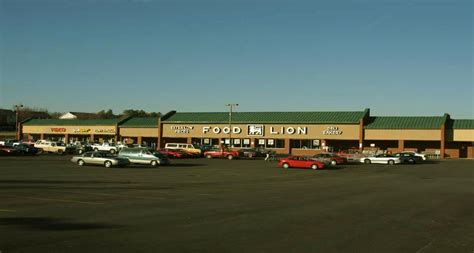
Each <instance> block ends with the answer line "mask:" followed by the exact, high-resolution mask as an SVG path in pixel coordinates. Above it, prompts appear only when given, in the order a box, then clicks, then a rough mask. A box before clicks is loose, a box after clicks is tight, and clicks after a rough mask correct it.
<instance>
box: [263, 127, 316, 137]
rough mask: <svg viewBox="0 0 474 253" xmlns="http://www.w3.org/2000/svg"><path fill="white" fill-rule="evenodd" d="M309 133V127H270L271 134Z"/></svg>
mask: <svg viewBox="0 0 474 253" xmlns="http://www.w3.org/2000/svg"><path fill="white" fill-rule="evenodd" d="M307 133H308V128H307V127H280V128H278V129H275V128H274V127H270V134H290V135H293V134H297V135H306V134H307Z"/></svg>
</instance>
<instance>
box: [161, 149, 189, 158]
mask: <svg viewBox="0 0 474 253" xmlns="http://www.w3.org/2000/svg"><path fill="white" fill-rule="evenodd" d="M158 151H159V152H160V153H162V154H165V155H167V156H168V157H170V158H184V157H186V156H187V154H185V153H183V152H181V151H180V150H176V149H169V148H162V149H160V150H158Z"/></svg>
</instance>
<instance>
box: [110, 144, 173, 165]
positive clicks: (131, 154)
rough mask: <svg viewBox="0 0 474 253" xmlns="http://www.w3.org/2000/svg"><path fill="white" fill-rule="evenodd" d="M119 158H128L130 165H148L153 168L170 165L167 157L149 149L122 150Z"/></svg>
mask: <svg viewBox="0 0 474 253" xmlns="http://www.w3.org/2000/svg"><path fill="white" fill-rule="evenodd" d="M118 156H119V157H123V158H127V159H128V160H130V163H135V164H148V165H151V166H153V167H156V166H158V165H167V164H169V163H170V162H169V159H168V158H167V157H166V156H165V155H163V154H161V153H159V152H155V151H151V150H149V149H148V148H122V149H121V150H120V152H119V153H118Z"/></svg>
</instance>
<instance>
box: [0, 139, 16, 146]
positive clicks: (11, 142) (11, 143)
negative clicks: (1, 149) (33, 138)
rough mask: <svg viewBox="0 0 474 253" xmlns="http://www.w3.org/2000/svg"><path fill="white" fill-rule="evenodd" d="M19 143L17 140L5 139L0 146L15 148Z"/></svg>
mask: <svg viewBox="0 0 474 253" xmlns="http://www.w3.org/2000/svg"><path fill="white" fill-rule="evenodd" d="M20 143H21V142H20V141H18V140H13V139H6V140H2V141H0V145H2V146H7V147H15V146H16V145H19V144H20Z"/></svg>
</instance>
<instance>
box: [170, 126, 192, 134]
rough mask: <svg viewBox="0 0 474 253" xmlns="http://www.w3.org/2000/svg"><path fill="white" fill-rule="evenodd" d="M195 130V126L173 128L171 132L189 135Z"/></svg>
mask: <svg viewBox="0 0 474 253" xmlns="http://www.w3.org/2000/svg"><path fill="white" fill-rule="evenodd" d="M193 129H194V126H171V130H173V131H174V132H175V133H177V134H189V133H190V132H191V130H193Z"/></svg>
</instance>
